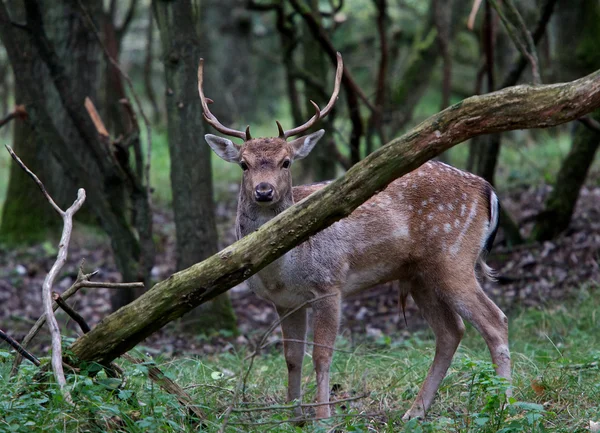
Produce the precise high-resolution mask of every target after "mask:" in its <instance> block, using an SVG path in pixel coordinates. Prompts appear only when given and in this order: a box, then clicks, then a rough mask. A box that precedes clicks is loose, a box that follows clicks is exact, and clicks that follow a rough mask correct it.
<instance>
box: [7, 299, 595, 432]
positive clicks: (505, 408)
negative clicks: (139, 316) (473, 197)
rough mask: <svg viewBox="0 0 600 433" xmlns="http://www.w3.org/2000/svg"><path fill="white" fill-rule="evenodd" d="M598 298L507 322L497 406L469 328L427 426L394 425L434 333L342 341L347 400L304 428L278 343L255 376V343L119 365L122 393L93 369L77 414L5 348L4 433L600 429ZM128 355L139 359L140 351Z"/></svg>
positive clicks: (340, 370) (337, 383)
mask: <svg viewBox="0 0 600 433" xmlns="http://www.w3.org/2000/svg"><path fill="white" fill-rule="evenodd" d="M598 294H599V290H598V288H597V287H586V288H582V289H581V291H580V293H579V295H578V297H577V298H576V299H572V300H570V301H568V302H564V303H559V304H553V305H548V306H545V307H543V308H541V307H540V308H537V309H529V310H523V311H516V312H513V313H512V314H511V315H510V318H511V350H512V363H513V377H514V383H513V386H514V393H513V395H514V397H512V398H510V399H507V398H506V397H505V391H506V389H507V387H508V386H509V384H508V383H506V382H505V381H504V380H503V379H501V378H499V377H497V376H496V375H495V373H494V370H493V368H492V365H491V364H490V362H489V359H490V358H489V354H488V353H487V349H486V348H485V344H484V343H483V340H482V339H481V337H479V335H478V334H477V333H476V332H475V331H474V330H473V329H472V328H468V329H467V334H466V336H465V339H464V340H463V343H462V344H461V347H460V349H459V352H458V353H457V355H456V357H455V359H454V362H453V364H452V366H451V368H450V370H449V372H448V375H447V377H446V379H445V380H444V382H443V383H442V386H441V387H440V390H439V392H438V395H437V397H436V400H435V402H434V405H433V406H432V408H431V410H430V411H429V413H428V414H427V416H426V418H425V420H423V421H419V420H411V421H409V422H407V423H404V422H402V421H401V417H402V415H403V413H404V412H405V411H406V410H407V409H408V407H409V406H410V404H411V402H412V399H413V398H414V397H415V395H416V393H417V391H418V387H419V385H420V383H421V381H422V380H423V378H424V376H425V374H426V372H427V369H428V367H429V364H430V362H431V359H432V355H433V346H432V343H433V338H432V335H431V333H430V331H422V332H419V333H416V334H415V335H414V336H413V337H412V338H411V339H409V340H404V341H402V340H395V339H394V337H393V336H384V337H382V338H379V339H378V340H368V341H366V342H364V343H361V344H352V343H351V342H350V341H349V340H347V339H340V340H338V342H337V345H336V347H338V349H339V350H338V351H337V352H336V354H335V356H334V361H333V364H332V368H331V373H332V374H331V384H332V396H331V399H332V400H344V401H343V402H341V403H339V404H337V405H335V408H334V410H333V413H334V417H332V418H331V419H329V420H325V421H320V422H308V423H307V424H306V425H305V426H304V427H302V428H301V427H298V426H295V425H292V424H291V423H289V422H287V421H286V420H289V419H290V418H292V417H293V413H292V411H291V410H290V409H289V408H288V407H287V406H288V405H285V404H284V400H285V381H286V367H285V361H284V359H283V357H282V355H281V347H278V346H279V344H278V343H276V344H272V345H270V346H268V347H267V348H265V349H263V351H262V352H261V353H260V354H259V355H258V356H256V357H255V359H254V362H253V365H252V368H251V369H250V367H249V366H250V360H249V359H248V355H249V353H251V352H252V349H253V347H252V344H244V345H240V346H234V345H232V346H230V347H229V348H228V350H225V351H223V352H222V353H220V354H216V355H210V356H204V357H193V358H192V357H180V358H174V359H164V358H161V357H160V356H159V357H157V358H154V359H152V358H148V357H146V362H145V363H144V364H137V365H136V364H132V363H129V362H125V361H119V363H120V364H121V366H122V367H123V369H124V370H125V374H126V378H127V380H126V383H125V384H124V385H122V383H121V380H120V379H115V378H111V377H107V375H106V374H105V373H104V372H103V371H101V370H100V369H99V368H98V366H95V365H89V366H87V367H86V368H84V369H83V370H82V371H80V372H79V374H70V375H69V376H68V382H69V383H68V386H69V387H70V389H71V393H72V395H73V398H74V400H75V405H74V406H70V405H69V404H67V403H66V402H64V401H63V399H62V397H61V395H60V392H58V390H57V388H56V386H55V384H54V382H53V379H52V378H51V376H47V377H46V379H42V380H40V379H39V378H35V377H34V376H35V375H36V373H38V371H39V370H38V369H37V368H36V367H34V366H33V365H32V364H29V363H27V362H26V363H25V364H23V366H22V368H21V370H20V373H19V375H18V376H17V377H16V378H10V377H9V371H10V366H11V363H12V358H13V354H12V353H10V352H8V351H7V350H5V349H4V348H3V349H1V350H0V396H1V397H0V432H30V431H69V432H70V431H90V432H102V431H109V432H116V431H127V432H185V431H207V432H216V431H219V429H220V428H221V427H222V426H223V423H224V420H225V418H227V426H226V428H225V431H227V432H237V431H242V432H248V431H261V432H262V431H277V432H279V431H281V432H300V431H310V432H333V431H339V432H342V431H348V432H367V431H370V432H373V431H377V432H399V431H400V432H401V431H404V432H415V433H416V432H457V433H458V432H460V433H468V432H502V433H508V432H569V433H573V432H586V431H589V430H586V426H588V425H589V422H590V421H596V422H597V421H600V370H599V367H598V358H600V333H599V332H598V329H600V299H599V297H598ZM255 337H256V338H255V340H258V338H259V337H260V335H258V334H257V335H256V336H255ZM135 352H136V353H135V355H136V356H138V357H142V356H143V352H144V349H143V348H140V349H138V350H137V351H135ZM307 358H308V359H307V360H306V361H305V364H304V380H303V388H304V393H305V398H304V402H305V403H310V402H311V401H314V395H315V381H314V372H313V371H312V363H311V362H310V356H308V357H307ZM43 361H44V362H45V363H46V364H47V363H48V362H49V361H48V360H47V359H44V360H43ZM150 365H157V366H158V367H160V368H161V370H162V371H164V372H165V374H166V375H167V376H168V377H169V378H171V379H172V380H174V381H175V382H176V383H178V384H179V385H180V386H182V387H183V388H185V389H186V391H187V392H189V393H190V394H191V396H192V398H193V400H194V402H195V403H196V404H197V405H198V407H199V408H200V409H201V410H202V411H203V412H204V413H205V414H206V417H205V419H203V420H202V421H198V420H194V419H191V418H189V417H188V416H187V414H186V411H185V409H184V408H183V407H182V406H181V405H180V404H179V403H178V401H177V400H176V399H175V397H173V396H172V395H170V394H167V393H166V392H164V391H163V390H162V389H161V388H160V387H159V386H158V385H157V384H156V383H154V382H152V381H151V380H150V379H149V378H148V367H149V366H150ZM248 371H249V374H248V379H247V383H246V384H245V386H243V377H244V375H245V374H246V372H248ZM90 372H94V373H95V375H90V374H89V373H90ZM282 406H283V407H282ZM231 409H232V410H231ZM311 409H312V408H309V412H310V410H311ZM229 411H231V413H230V414H229V416H228V417H227V416H226V415H225V414H226V412H229Z"/></svg>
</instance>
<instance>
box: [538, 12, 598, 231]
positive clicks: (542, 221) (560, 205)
mask: <svg viewBox="0 0 600 433" xmlns="http://www.w3.org/2000/svg"><path fill="white" fill-rule="evenodd" d="M558 13H559V15H560V21H561V27H560V28H559V29H558V38H557V40H559V41H560V46H559V48H558V63H559V64H560V68H559V70H560V72H561V78H563V79H564V78H567V79H568V77H571V76H573V75H574V74H578V73H581V74H584V73H587V72H589V71H591V70H594V69H595V68H598V67H600V53H598V47H597V41H598V38H600V4H598V2H597V1H594V0H580V1H578V2H575V4H573V2H566V1H559V2H558ZM591 118H592V119H594V120H600V112H595V113H594V114H593V115H592V116H591ZM571 140H572V142H571V150H570V151H569V153H568V155H567V157H566V158H565V159H564V161H563V162H562V164H561V167H560V170H559V172H558V175H557V177H556V183H555V185H554V189H553V190H552V192H551V193H550V195H549V196H548V198H547V199H546V202H545V204H544V210H543V211H542V212H540V214H539V215H538V216H537V218H536V225H535V226H534V228H533V233H532V237H533V239H535V240H537V241H544V240H548V239H552V238H555V237H556V236H558V235H559V234H560V233H562V232H563V231H565V230H566V229H567V228H568V227H569V223H570V222H571V218H572V216H573V212H574V211H575V206H576V204H577V200H578V198H579V193H580V191H581V187H582V186H583V184H584V183H585V179H586V177H587V174H588V172H589V169H590V167H591V165H592V164H593V162H594V156H595V155H596V151H597V150H598V147H599V146H600V133H598V132H597V131H593V130H591V129H589V128H588V127H587V126H584V125H582V124H577V125H574V127H573V132H572V135H571Z"/></svg>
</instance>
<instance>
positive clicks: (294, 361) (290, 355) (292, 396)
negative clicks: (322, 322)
mask: <svg viewBox="0 0 600 433" xmlns="http://www.w3.org/2000/svg"><path fill="white" fill-rule="evenodd" d="M288 311H290V310H289V309H285V308H277V313H278V314H279V317H283V316H285V315H286V314H287V312H288ZM306 313H307V309H306V308H302V309H300V310H298V311H296V312H294V313H292V314H290V315H289V316H287V317H286V318H285V319H284V320H283V322H281V332H282V333H283V352H284V355H285V362H286V364H287V369H288V391H287V401H288V402H291V401H294V400H297V401H298V407H296V408H295V409H294V415H296V416H302V408H301V407H300V403H302V390H301V384H302V361H303V360H304V348H305V343H304V341H305V340H306ZM290 340H296V341H290Z"/></svg>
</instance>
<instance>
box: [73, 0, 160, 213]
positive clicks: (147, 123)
mask: <svg viewBox="0 0 600 433" xmlns="http://www.w3.org/2000/svg"><path fill="white" fill-rule="evenodd" d="M77 2H78V4H79V8H80V9H81V11H82V13H83V15H84V16H85V21H86V22H87V27H88V29H89V30H90V31H91V32H92V33H93V34H94V36H95V37H96V40H97V41H98V44H99V45H100V46H101V47H102V50H103V51H104V55H105V56H106V58H107V59H108V61H109V62H110V64H111V65H112V66H113V67H114V68H115V69H116V70H117V71H119V74H121V76H122V77H123V78H124V79H125V81H126V82H127V85H128V86H129V90H130V91H131V94H132V95H133V100H134V101H135V104H136V106H137V108H138V111H139V112H140V114H141V116H142V119H143V120H144V124H145V126H146V141H147V146H148V148H147V154H146V170H145V172H146V173H145V174H146V199H147V200H148V204H149V206H150V205H151V204H150V202H151V194H150V193H151V187H150V165H151V157H152V128H151V126H150V121H149V120H148V117H147V116H146V113H145V112H144V110H143V108H142V103H141V102H140V99H139V97H138V94H137V92H136V91H135V88H134V87H133V81H131V78H130V77H129V75H128V74H127V72H125V71H124V70H123V68H121V65H120V64H119V62H117V61H116V60H115V59H114V58H113V57H112V56H111V55H110V52H109V51H108V48H107V47H106V45H105V44H104V42H103V41H102V38H101V37H100V33H99V32H98V29H97V28H96V26H95V24H94V21H93V20H92V18H91V17H90V14H89V12H88V10H87V8H86V7H85V6H84V4H83V2H82V1H81V0H77ZM134 6H135V0H132V5H131V9H133V8H134ZM140 182H143V180H142V179H140Z"/></svg>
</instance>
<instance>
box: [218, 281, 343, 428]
mask: <svg viewBox="0 0 600 433" xmlns="http://www.w3.org/2000/svg"><path fill="white" fill-rule="evenodd" d="M332 296H337V293H329V294H327V295H323V296H317V297H316V298H313V299H309V300H307V301H304V302H303V303H301V304H300V305H298V306H297V307H296V308H293V309H292V310H290V311H288V312H287V313H286V314H284V315H283V316H280V317H279V319H278V320H276V321H275V322H273V323H272V324H271V326H269V328H268V329H267V330H266V331H265V333H264V334H263V335H262V337H261V339H260V340H259V342H258V344H257V345H256V349H254V352H252V353H251V354H250V355H249V356H247V357H246V358H245V359H244V361H246V360H247V359H248V358H250V364H249V365H248V368H247V369H246V373H245V374H244V375H243V376H242V375H240V379H239V380H238V383H237V385H236V387H235V392H234V393H233V398H232V399H231V400H232V401H231V404H230V405H229V406H228V407H227V409H226V410H225V413H224V414H223V422H222V423H221V427H220V428H219V432H225V428H226V427H227V423H228V422H229V416H230V415H231V412H232V411H233V408H234V406H235V404H236V401H237V397H238V394H239V391H240V388H241V391H242V395H245V393H246V383H247V382H248V376H250V372H251V371H252V366H253V365H254V359H255V358H256V356H257V355H258V353H259V352H260V349H261V348H262V347H263V345H264V344H265V341H266V340H267V338H268V336H269V335H270V334H271V332H273V331H274V330H275V329H276V328H277V327H278V326H279V325H280V324H281V322H283V321H284V320H285V319H286V318H287V317H289V316H290V315H292V314H294V313H295V312H297V311H299V310H301V309H302V308H304V307H306V306H307V305H309V304H312V303H313V302H316V301H320V300H321V299H324V298H330V297H332Z"/></svg>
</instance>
